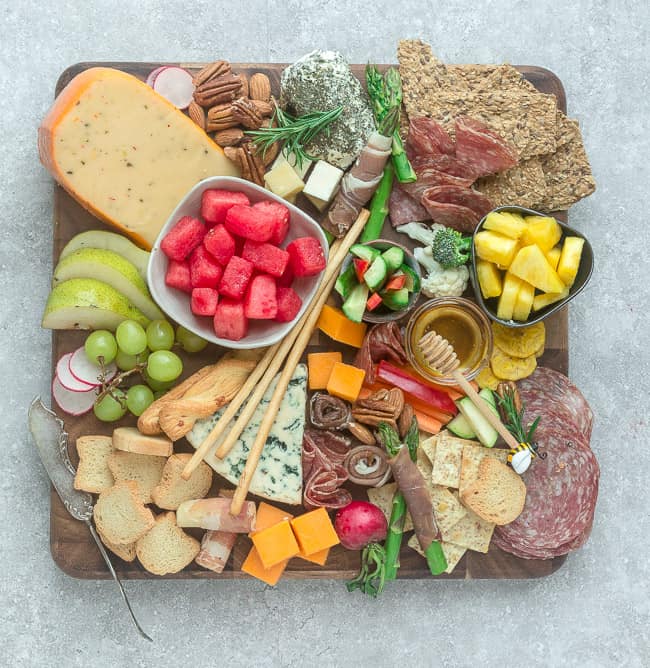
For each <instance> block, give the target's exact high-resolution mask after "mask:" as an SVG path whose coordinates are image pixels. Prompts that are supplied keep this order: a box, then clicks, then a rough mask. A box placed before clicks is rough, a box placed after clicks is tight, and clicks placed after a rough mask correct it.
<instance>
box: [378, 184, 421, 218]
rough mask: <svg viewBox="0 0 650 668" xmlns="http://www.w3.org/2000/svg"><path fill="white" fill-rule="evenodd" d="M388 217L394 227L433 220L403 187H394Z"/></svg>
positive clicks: (389, 201)
mask: <svg viewBox="0 0 650 668" xmlns="http://www.w3.org/2000/svg"><path fill="white" fill-rule="evenodd" d="M409 185H414V184H409ZM388 215H389V216H390V222H391V225H392V226H393V227H397V226H399V225H406V223H413V222H418V221H422V220H429V219H430V218H431V216H430V215H429V214H428V213H427V210H426V209H425V208H424V207H423V206H422V205H421V204H420V203H419V202H417V201H416V200H414V199H413V198H412V197H411V196H410V195H409V194H408V193H407V192H406V191H405V190H404V186H403V185H395V186H393V189H392V191H391V193H390V199H389V200H388Z"/></svg>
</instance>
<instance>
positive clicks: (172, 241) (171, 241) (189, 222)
mask: <svg viewBox="0 0 650 668" xmlns="http://www.w3.org/2000/svg"><path fill="white" fill-rule="evenodd" d="M205 233H206V229H205V225H204V224H203V223H202V222H201V221H200V220H199V219H198V218H192V216H183V217H182V218H181V219H180V220H179V221H178V222H177V223H176V225H174V227H172V229H171V230H169V232H167V234H166V235H165V236H164V238H163V240H162V241H161V242H160V249H161V250H162V252H163V253H164V254H165V255H166V256H167V257H168V258H169V259H170V260H176V262H182V261H183V260H184V259H185V258H186V257H188V256H189V254H190V253H191V252H192V251H193V250H194V249H195V248H196V247H197V246H198V245H199V244H200V243H201V242H202V241H203V237H204V236H205Z"/></svg>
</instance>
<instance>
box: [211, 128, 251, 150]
mask: <svg viewBox="0 0 650 668" xmlns="http://www.w3.org/2000/svg"><path fill="white" fill-rule="evenodd" d="M242 139H244V133H243V132H242V131H241V129H240V128H228V129H226V130H220V131H219V132H217V133H216V134H215V135H214V141H215V142H217V144H219V146H221V147H223V146H239V144H241V142H242Z"/></svg>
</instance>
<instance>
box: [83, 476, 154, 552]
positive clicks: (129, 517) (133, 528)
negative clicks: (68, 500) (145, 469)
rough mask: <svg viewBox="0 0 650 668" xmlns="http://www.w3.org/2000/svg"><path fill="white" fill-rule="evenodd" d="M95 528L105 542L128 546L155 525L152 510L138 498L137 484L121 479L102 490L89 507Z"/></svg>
mask: <svg viewBox="0 0 650 668" xmlns="http://www.w3.org/2000/svg"><path fill="white" fill-rule="evenodd" d="M93 517H94V518H95V524H96V526H97V531H98V532H99V533H100V534H101V535H102V536H104V538H105V539H106V540H107V541H108V542H109V543H114V544H115V545H128V544H129V543H135V541H136V540H138V538H141V537H142V536H144V535H145V534H146V533H147V531H149V529H151V527H152V526H153V525H154V524H155V518H154V515H153V513H152V512H151V511H150V510H149V508H146V507H145V505H144V504H143V503H142V500H141V499H140V493H139V491H138V484H137V483H136V482H133V481H132V480H122V481H120V482H117V483H115V485H113V487H111V488H110V489H107V490H105V491H103V492H102V493H101V494H100V495H99V498H98V499H97V503H96V504H95V509H94V510H93Z"/></svg>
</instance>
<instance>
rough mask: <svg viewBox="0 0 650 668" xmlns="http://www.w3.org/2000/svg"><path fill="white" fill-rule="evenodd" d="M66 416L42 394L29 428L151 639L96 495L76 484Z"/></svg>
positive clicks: (50, 471) (51, 474)
mask: <svg viewBox="0 0 650 668" xmlns="http://www.w3.org/2000/svg"><path fill="white" fill-rule="evenodd" d="M63 427H64V425H63V420H61V419H60V418H58V417H57V415H56V413H54V412H53V411H51V410H50V409H49V408H46V407H45V405H44V404H43V402H42V401H41V399H40V397H36V399H34V401H32V403H31V405H30V407H29V431H30V432H31V434H32V438H33V439H34V443H35V444H36V448H37V450H38V454H39V455H40V458H41V462H42V463H43V466H44V467H45V471H46V472H47V475H48V476H49V478H50V480H51V481H52V484H53V485H54V489H55V490H56V492H57V494H58V495H59V498H60V499H61V501H62V502H63V505H64V506H65V507H66V509H67V511H68V512H69V513H70V515H72V517H74V518H75V519H76V520H79V521H80V522H84V523H85V524H86V526H87V527H88V530H89V531H90V533H91V535H92V537H93V539H94V540H95V543H97V547H98V548H99V551H100V553H101V555H102V557H103V558H104V561H105V562H106V565H107V566H108V570H109V571H110V573H111V575H112V576H113V579H114V580H115V582H116V583H117V586H118V587H119V589H120V593H121V594H122V598H123V599H124V602H125V603H126V607H127V608H128V610H129V613H130V615H131V619H132V620H133V623H134V624H135V627H136V628H137V629H138V632H139V633H140V635H141V636H142V637H143V638H146V639H147V640H149V641H150V642H153V639H152V638H150V637H149V636H148V635H147V634H146V633H145V632H144V630H143V629H142V627H141V626H140V624H139V623H138V620H137V619H136V617H135V614H134V613H133V609H132V608H131V604H130V603H129V599H128V598H127V595H126V592H125V591H124V587H123V586H122V583H121V582H120V578H119V577H118V575H117V573H116V572H115V569H114V568H113V564H112V563H111V560H110V557H109V556H108V553H107V552H106V549H105V548H104V545H103V544H102V542H101V540H100V538H99V536H98V535H97V531H96V530H95V527H94V525H93V523H92V521H91V519H92V516H93V498H92V496H91V495H90V494H89V493H88V492H81V491H79V490H77V489H75V488H74V485H73V481H74V475H75V469H74V467H73V466H72V463H71V462H70V456H69V454H68V434H67V433H66V432H65V430H64V428H63Z"/></svg>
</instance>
